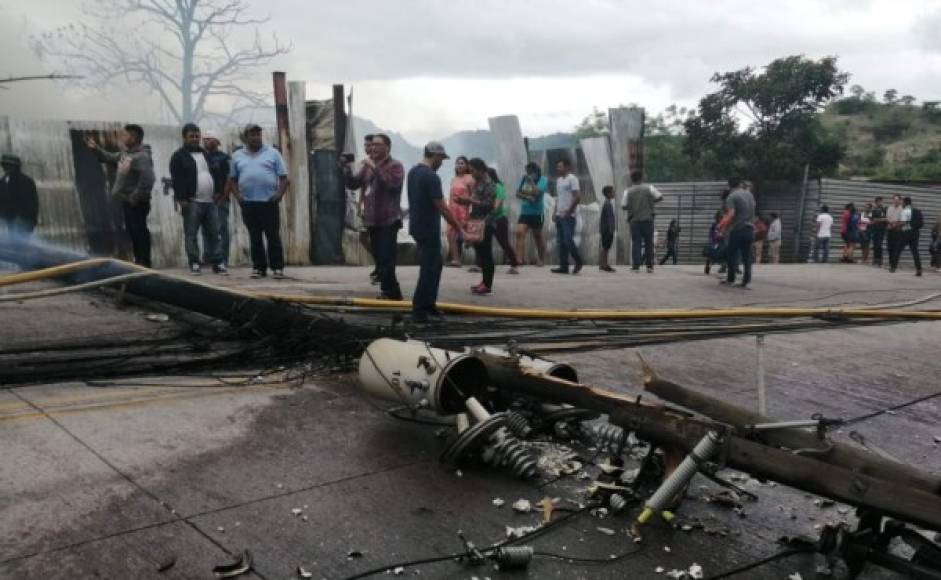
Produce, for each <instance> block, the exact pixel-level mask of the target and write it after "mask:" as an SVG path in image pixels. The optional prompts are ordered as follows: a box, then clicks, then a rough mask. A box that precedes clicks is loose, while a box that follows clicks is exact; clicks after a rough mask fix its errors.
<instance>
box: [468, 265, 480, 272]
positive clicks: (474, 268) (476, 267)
mask: <svg viewBox="0 0 941 580" xmlns="http://www.w3.org/2000/svg"><path fill="white" fill-rule="evenodd" d="M467 271H468V272H470V273H471V274H479V273H480V266H471V267H470V268H468V269H467Z"/></svg>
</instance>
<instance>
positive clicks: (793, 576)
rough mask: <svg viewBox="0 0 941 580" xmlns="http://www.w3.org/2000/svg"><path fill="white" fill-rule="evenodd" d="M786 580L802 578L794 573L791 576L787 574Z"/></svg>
mask: <svg viewBox="0 0 941 580" xmlns="http://www.w3.org/2000/svg"><path fill="white" fill-rule="evenodd" d="M787 580H804V577H803V576H801V573H800V572H794V573H793V574H788V576H787Z"/></svg>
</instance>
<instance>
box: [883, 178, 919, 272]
mask: <svg viewBox="0 0 941 580" xmlns="http://www.w3.org/2000/svg"><path fill="white" fill-rule="evenodd" d="M896 197H899V196H896ZM914 211H915V210H914V209H913V208H912V198H910V197H906V198H905V199H903V200H902V209H901V210H899V211H898V213H897V217H896V221H894V222H891V221H890V222H889V227H890V228H892V229H890V230H889V233H890V234H891V233H892V231H896V232H898V234H897V235H898V237H897V241H896V242H895V248H894V251H893V252H892V253H891V254H889V271H890V272H895V271H896V270H897V269H898V267H899V259H900V258H901V257H902V252H903V251H904V250H905V248H910V249H911V251H912V259H913V260H914V261H915V275H916V276H921V255H920V253H919V251H918V234H919V232H918V230H919V229H920V226H919V225H917V224H913V223H912V217H913V216H914Z"/></svg>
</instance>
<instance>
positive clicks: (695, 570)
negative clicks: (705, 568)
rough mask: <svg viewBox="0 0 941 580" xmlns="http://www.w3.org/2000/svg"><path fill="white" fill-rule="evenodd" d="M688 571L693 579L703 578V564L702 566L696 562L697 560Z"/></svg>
mask: <svg viewBox="0 0 941 580" xmlns="http://www.w3.org/2000/svg"><path fill="white" fill-rule="evenodd" d="M687 572H688V574H689V577H690V578H692V579H693V580H702V578H703V572H702V566H700V565H699V564H696V563H695V562H694V563H693V565H692V566H690V567H689V570H688V571H687Z"/></svg>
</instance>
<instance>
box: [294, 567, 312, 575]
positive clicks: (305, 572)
mask: <svg viewBox="0 0 941 580" xmlns="http://www.w3.org/2000/svg"><path fill="white" fill-rule="evenodd" d="M297 575H298V576H299V577H300V578H313V577H314V573H313V572H311V571H309V570H305V569H304V567H303V566H298V567H297Z"/></svg>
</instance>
